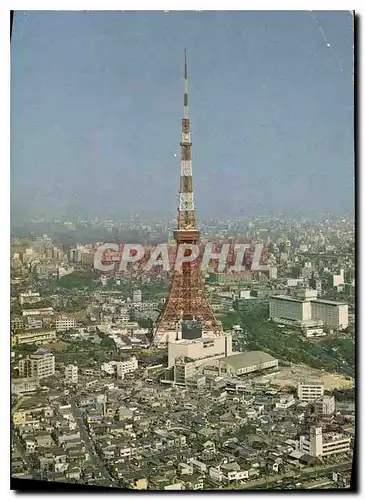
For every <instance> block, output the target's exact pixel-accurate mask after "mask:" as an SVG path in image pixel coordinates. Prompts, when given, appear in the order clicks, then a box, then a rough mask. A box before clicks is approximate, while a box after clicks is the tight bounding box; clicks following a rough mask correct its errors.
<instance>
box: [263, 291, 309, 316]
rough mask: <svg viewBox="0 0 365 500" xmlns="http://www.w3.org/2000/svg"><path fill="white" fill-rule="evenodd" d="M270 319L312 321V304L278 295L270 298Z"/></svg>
mask: <svg viewBox="0 0 365 500" xmlns="http://www.w3.org/2000/svg"><path fill="white" fill-rule="evenodd" d="M270 319H272V320H274V321H280V320H281V319H284V320H291V321H306V320H308V319H311V303H310V301H306V300H301V299H298V298H296V297H291V296H289V295H276V296H274V297H271V298H270Z"/></svg>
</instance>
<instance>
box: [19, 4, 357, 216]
mask: <svg viewBox="0 0 365 500" xmlns="http://www.w3.org/2000/svg"><path fill="white" fill-rule="evenodd" d="M66 29H67V32H68V36H67V37H66ZM294 40H297V42H296V43H294ZM198 45H199V48H197V47H198ZM352 46H353V33H352V17H351V14H350V13H349V12H315V13H311V12H309V11H308V12H280V11H279V12H235V13H228V12H221V13H213V12H200V13H199V12H180V13H162V12H154V13H148V12H139V13H133V12H130V13H123V12H88V13H85V12H58V13H51V12H30V13H21V12H17V13H16V16H15V21H14V33H13V42H12V125H11V134H12V143H11V158H12V160H11V182H12V192H11V196H12V200H11V201H12V217H13V218H17V217H19V216H21V215H22V214H26V215H27V216H28V217H31V216H34V217H42V216H44V215H47V216H50V215H51V216H52V215H54V216H55V217H60V216H72V215H73V216H75V215H80V216H81V217H88V216H94V215H100V216H117V215H118V214H120V215H121V216H123V214H125V213H126V212H127V213H129V212H142V213H143V212H148V211H151V212H165V213H171V215H172V216H173V215H174V213H176V207H177V196H176V195H177V193H176V191H177V181H178V178H179V159H180V158H179V127H180V124H179V122H180V119H181V117H182V109H183V103H182V98H181V95H182V74H181V61H182V54H183V48H184V47H187V49H188V54H189V71H190V114H191V120H192V124H191V128H192V137H193V148H194V156H193V172H194V190H195V193H196V204H197V208H198V212H199V214H200V216H201V217H205V216H207V215H208V214H211V215H212V216H214V215H218V214H220V213H222V212H224V213H227V214H237V213H240V212H241V211H242V210H243V211H244V212H245V213H248V214H249V215H251V214H254V213H257V212H267V213H269V212H270V211H274V212H275V211H276V212H284V213H285V212H286V213H287V212H291V211H294V212H298V213H307V212H308V211H312V212H316V211H321V212H333V213H341V212H349V211H351V210H352V209H353V207H354V185H353V176H354V165H353V164H354V159H353V155H354V144H353V143H354V132H353V126H354V123H353V122H354V119H353V118H354V110H353V105H354V103H353V83H352V73H353V59H352V57H353V54H352ZM136 82H137V83H136ZM242 90H243V91H242ZM228 165H229V168H227V166H228ZM222 174H223V176H224V177H223V179H224V180H225V182H222ZM151 185H152V186H153V189H151ZM141 194H142V196H141Z"/></svg>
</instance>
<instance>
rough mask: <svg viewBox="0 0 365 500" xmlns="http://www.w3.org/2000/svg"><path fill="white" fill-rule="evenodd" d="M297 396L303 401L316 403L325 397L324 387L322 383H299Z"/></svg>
mask: <svg viewBox="0 0 365 500" xmlns="http://www.w3.org/2000/svg"><path fill="white" fill-rule="evenodd" d="M297 394H298V399H300V400H301V401H307V402H311V401H316V400H317V399H320V398H321V397H322V396H323V395H324V385H323V383H322V382H308V383H305V382H299V384H298V392H297Z"/></svg>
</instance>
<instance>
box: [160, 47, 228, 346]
mask: <svg viewBox="0 0 365 500" xmlns="http://www.w3.org/2000/svg"><path fill="white" fill-rule="evenodd" d="M180 147H181V154H180V190H179V206H178V216H177V223H178V224H177V230H176V231H174V239H175V241H176V247H177V252H179V246H180V245H187V244H190V245H198V244H199V238H200V232H199V231H198V230H197V227H196V213H195V204H194V193H193V174H192V162H191V150H192V142H191V134H190V121H189V112H188V69H187V61H186V50H185V51H184V118H183V119H182V133H181V142H180ZM189 252H190V255H191V250H189V249H185V253H184V256H186V257H188V256H189ZM184 319H189V320H191V319H195V320H197V321H199V322H200V323H201V326H202V330H203V332H209V333H211V334H212V333H213V334H214V335H216V336H221V335H222V334H223V331H222V326H221V324H220V322H218V321H217V319H216V318H215V316H214V313H213V310H212V308H211V306H210V303H209V301H208V299H207V297H206V296H205V293H204V283H203V278H202V273H201V268H200V259H196V260H195V261H192V262H183V263H182V265H181V267H180V269H178V268H175V269H174V271H173V275H172V282H171V287H170V291H169V294H168V297H167V299H166V301H165V304H164V308H163V310H162V312H161V314H160V316H159V317H158V319H157V322H156V329H155V336H154V343H155V344H166V343H167V342H168V340H173V339H175V338H176V331H177V325H179V324H180V322H181V320H182V321H183V320H184Z"/></svg>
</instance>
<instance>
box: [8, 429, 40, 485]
mask: <svg viewBox="0 0 365 500" xmlns="http://www.w3.org/2000/svg"><path fill="white" fill-rule="evenodd" d="M12 443H13V444H15V446H16V449H17V450H18V451H19V454H20V456H21V457H22V459H23V462H24V463H25V465H26V466H27V469H28V472H29V474H32V476H33V479H40V476H39V475H36V474H34V466H33V464H32V463H31V461H30V460H29V457H28V456H27V455H26V453H25V449H24V447H23V444H22V442H21V441H20V439H19V438H18V436H17V435H16V434H15V432H12Z"/></svg>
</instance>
